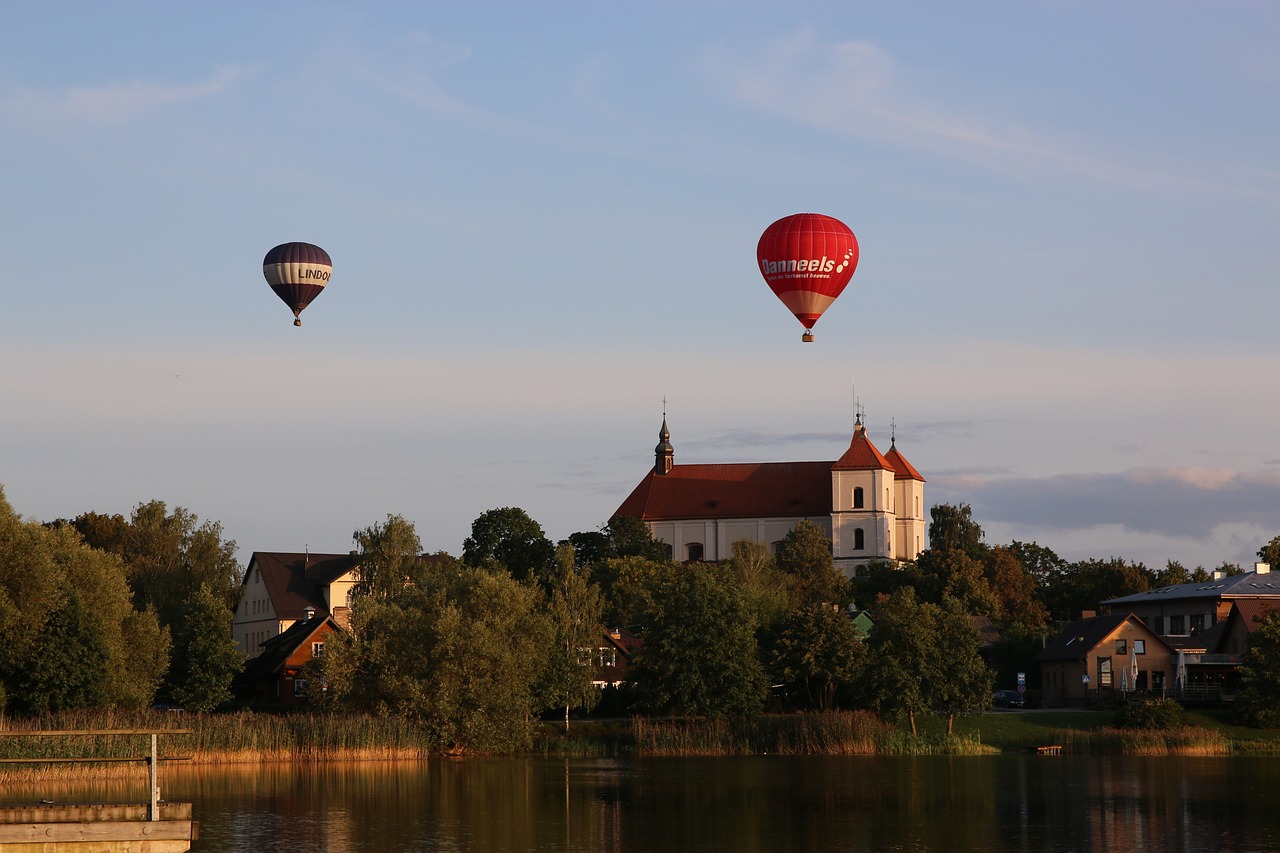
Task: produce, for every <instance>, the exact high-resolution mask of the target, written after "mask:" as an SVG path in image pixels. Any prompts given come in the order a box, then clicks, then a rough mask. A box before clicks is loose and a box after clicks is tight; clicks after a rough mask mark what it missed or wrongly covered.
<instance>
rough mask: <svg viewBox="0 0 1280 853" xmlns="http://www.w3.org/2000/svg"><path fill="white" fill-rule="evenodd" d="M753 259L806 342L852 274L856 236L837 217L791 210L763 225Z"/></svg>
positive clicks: (854, 261) (856, 243) (855, 265)
mask: <svg viewBox="0 0 1280 853" xmlns="http://www.w3.org/2000/svg"><path fill="white" fill-rule="evenodd" d="M756 261H757V262H758V263H759V264H760V274H761V275H763V276H764V280H765V281H766V282H768V284H769V287H770V289H772V290H773V292H774V295H776V296H777V297H778V298H779V299H781V300H782V304H783V305H786V306H787V310H788V311H790V312H791V313H792V314H795V315H796V319H797V320H799V321H800V323H801V324H802V325H803V326H804V335H803V337H802V338H801V339H802V340H804V341H805V342H810V341H812V340H813V324H814V323H816V322H818V318H819V317H821V316H822V312H823V311H826V310H827V308H828V307H829V306H830V305H831V303H832V302H834V301H835V299H836V297H837V296H839V295H840V293H841V291H843V290H844V288H845V285H847V284H848V283H849V279H851V278H853V271H854V269H855V268H856V267H857V266H858V238H857V237H854V236H853V232H852V231H850V230H849V226H848V225H845V224H844V223H843V222H841V221H840V220H839V219H835V218H833V217H830V216H824V215H823V214H821V213H796V214H793V215H792V216H784V217H783V218H782V219H779V220H778V221H777V222H775V223H773V224H772V225H770V226H769V227H768V228H766V229H765V230H764V233H763V234H762V235H760V242H759V243H758V244H757V245H756Z"/></svg>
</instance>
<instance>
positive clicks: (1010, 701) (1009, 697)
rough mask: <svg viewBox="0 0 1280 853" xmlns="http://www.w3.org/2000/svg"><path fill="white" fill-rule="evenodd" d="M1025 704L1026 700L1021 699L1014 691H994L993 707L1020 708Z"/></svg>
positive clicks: (1020, 695) (1019, 694)
mask: <svg viewBox="0 0 1280 853" xmlns="http://www.w3.org/2000/svg"><path fill="white" fill-rule="evenodd" d="M1026 704H1027V703H1026V700H1024V699H1023V698H1022V694H1021V693H1019V692H1018V691H1016V690H997V691H996V695H995V705H996V707H997V708H1021V707H1023V706H1025V705H1026Z"/></svg>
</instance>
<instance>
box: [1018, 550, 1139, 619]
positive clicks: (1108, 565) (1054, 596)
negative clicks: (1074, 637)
mask: <svg viewBox="0 0 1280 853" xmlns="http://www.w3.org/2000/svg"><path fill="white" fill-rule="evenodd" d="M1152 579H1153V575H1152V573H1151V572H1150V571H1149V570H1148V569H1147V567H1146V566H1144V565H1143V564H1142V563H1130V562H1126V561H1125V560H1123V559H1120V558H1119V557H1112V558H1110V559H1107V560H1099V559H1089V560H1080V561H1077V562H1074V563H1071V564H1069V565H1068V567H1067V569H1066V571H1065V572H1063V573H1062V574H1061V575H1059V576H1058V577H1055V578H1053V579H1052V581H1051V582H1050V584H1049V586H1048V587H1047V588H1046V589H1045V590H1044V591H1043V592H1042V600H1043V601H1044V603H1045V606H1046V607H1047V608H1048V609H1049V613H1050V616H1051V617H1052V618H1053V619H1057V620H1060V621H1063V622H1066V621H1070V620H1072V619H1077V618H1079V616H1080V612H1081V611H1082V610H1097V609H1098V608H1099V607H1100V606H1101V605H1102V602H1104V601H1107V600H1108V599H1111V598H1119V597H1121V596H1124V595H1132V594H1134V593H1137V592H1145V591H1146V590H1148V589H1150V588H1151V583H1152Z"/></svg>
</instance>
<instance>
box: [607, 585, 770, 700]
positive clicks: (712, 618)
mask: <svg viewBox="0 0 1280 853" xmlns="http://www.w3.org/2000/svg"><path fill="white" fill-rule="evenodd" d="M652 581H653V587H652V588H651V589H650V590H649V594H648V595H646V596H644V598H643V600H644V601H645V606H646V611H645V612H644V613H642V617H641V618H642V619H643V621H644V634H643V637H644V646H643V647H642V648H641V649H640V650H639V651H638V652H637V653H636V655H635V657H634V658H633V660H632V668H631V672H632V674H633V675H634V676H635V678H636V685H637V689H638V690H639V692H640V695H641V697H642V702H643V703H644V704H645V705H647V707H649V708H650V709H651V710H654V711H665V712H670V713H676V714H685V715H688V716H695V717H735V716H748V715H751V714H755V713H757V712H759V710H760V709H761V707H763V703H764V696H765V690H766V687H767V683H766V680H765V675H764V669H763V668H762V667H761V665H760V661H759V659H758V656H757V645H756V636H755V629H756V626H755V624H754V622H753V621H752V620H751V618H750V612H749V610H748V606H747V603H746V601H745V599H744V597H743V596H742V594H741V592H740V591H739V590H738V589H737V587H736V586H734V585H733V584H732V583H731V582H729V580H728V578H727V576H726V575H725V574H724V573H723V571H722V570H720V568H719V567H718V566H716V565H715V564H709V563H691V564H689V565H687V566H685V565H680V564H668V565H666V566H663V567H662V570H661V571H659V572H657V573H655V575H654V576H653V577H652Z"/></svg>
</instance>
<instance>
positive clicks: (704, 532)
mask: <svg viewBox="0 0 1280 853" xmlns="http://www.w3.org/2000/svg"><path fill="white" fill-rule="evenodd" d="M658 439H659V440H658V445H657V447H655V448H654V465H653V468H652V469H651V470H650V471H649V472H648V473H647V474H645V476H644V478H643V479H641V481H640V483H639V484H638V485H637V486H636V487H635V489H633V490H632V492H631V494H630V495H629V496H628V497H627V499H626V500H624V501H623V502H622V505H621V506H619V507H618V509H617V511H616V512H615V513H614V517H633V518H638V519H640V520H641V521H643V522H644V523H645V525H646V526H647V527H648V528H649V532H650V533H651V534H652V535H653V537H654V538H655V539H657V540H658V541H660V542H664V543H666V545H667V547H668V548H669V549H670V551H671V554H672V556H673V557H675V558H676V559H679V560H723V559H726V558H728V557H729V556H730V555H731V554H732V550H733V544H734V543H735V542H738V541H741V540H750V541H756V542H763V543H766V544H768V545H770V546H772V547H773V549H774V550H775V551H776V549H777V546H778V545H779V544H780V543H781V541H782V539H783V537H785V536H786V535H787V533H788V532H789V531H790V530H791V528H793V527H795V526H796V524H798V523H799V522H801V521H806V520H807V521H812V522H813V523H815V524H817V525H818V526H819V527H821V528H822V530H823V532H824V533H826V534H827V537H828V538H829V539H830V540H831V543H832V555H833V556H834V558H835V563H836V568H838V569H839V570H841V571H842V572H844V573H845V574H846V575H855V574H857V573H859V572H860V571H863V570H864V569H865V567H866V566H867V565H868V564H869V563H871V561H873V560H892V561H909V560H914V559H915V557H916V555H917V554H919V553H920V551H921V550H923V548H924V545H925V541H924V537H925V522H924V483H925V480H924V477H922V476H921V475H920V472H919V471H917V470H916V469H915V468H914V467H913V466H912V465H911V463H910V462H908V461H907V459H906V457H905V456H903V455H902V452H901V451H899V450H898V448H897V446H896V441H895V439H894V438H893V437H892V436H891V438H890V446H889V451H888V452H887V453H881V452H880V451H879V450H878V449H877V448H876V446H875V445H874V444H873V443H872V442H871V439H870V437H868V435H867V431H866V429H865V427H863V425H862V418H861V415H859V416H858V417H857V418H856V419H855V422H854V427H853V439H852V440H851V441H850V443H849V447H848V449H847V450H845V452H844V454H843V455H842V456H841V457H840V458H839V459H837V460H835V461H834V462H741V463H719V464H683V465H676V464H675V450H674V448H673V446H672V444H671V432H670V430H669V429H668V428H667V419H666V415H665V414H664V415H663V418H662V428H661V430H660V431H659V433H658Z"/></svg>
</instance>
